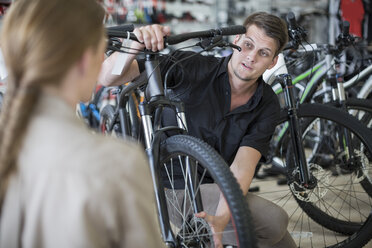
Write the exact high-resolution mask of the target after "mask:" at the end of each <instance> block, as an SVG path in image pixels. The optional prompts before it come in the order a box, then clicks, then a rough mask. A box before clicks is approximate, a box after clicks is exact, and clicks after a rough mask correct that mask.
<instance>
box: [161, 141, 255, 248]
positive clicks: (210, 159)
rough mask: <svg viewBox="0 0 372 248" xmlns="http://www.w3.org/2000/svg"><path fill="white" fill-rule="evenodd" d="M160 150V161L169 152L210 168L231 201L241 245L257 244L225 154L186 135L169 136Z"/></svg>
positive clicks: (241, 195) (239, 190)
mask: <svg viewBox="0 0 372 248" xmlns="http://www.w3.org/2000/svg"><path fill="white" fill-rule="evenodd" d="M160 149H161V150H160V151H161V152H160V156H161V160H162V159H165V157H164V156H167V154H174V153H183V154H185V155H189V156H191V157H193V158H195V159H196V160H198V161H199V162H200V164H202V165H203V166H204V167H205V168H206V169H207V171H208V172H209V173H210V175H211V177H212V178H213V179H214V181H215V183H216V184H217V185H219V187H220V189H221V191H222V193H223V195H224V197H225V199H226V201H227V202H228V205H229V208H230V211H231V215H232V219H233V221H234V224H235V226H236V229H237V232H238V237H239V238H238V239H239V244H240V246H239V247H242V248H243V247H247V248H248V247H256V245H255V244H256V241H255V239H254V234H253V226H252V222H251V216H250V212H249V209H248V205H247V203H246V201H245V200H244V198H243V194H242V191H241V189H240V186H239V184H238V182H237V180H236V179H235V177H234V176H233V174H232V173H231V171H230V169H229V166H228V165H227V164H226V162H225V161H224V160H223V159H222V157H221V156H220V155H219V154H218V153H217V152H216V151H215V150H214V149H213V148H212V147H210V146H209V145H208V144H207V143H205V142H203V141H201V140H200V139H197V138H195V137H192V136H187V135H175V136H171V137H169V138H167V139H166V140H165V142H164V143H163V144H162V145H161V148H160Z"/></svg>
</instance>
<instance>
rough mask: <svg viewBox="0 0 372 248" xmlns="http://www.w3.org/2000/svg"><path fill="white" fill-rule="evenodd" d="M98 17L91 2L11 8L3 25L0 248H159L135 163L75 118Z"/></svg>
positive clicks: (45, 0)
mask: <svg viewBox="0 0 372 248" xmlns="http://www.w3.org/2000/svg"><path fill="white" fill-rule="evenodd" d="M103 17H104V11H103V10H102V8H101V7H100V5H99V4H97V2H96V1H95V0H17V1H15V3H14V4H12V6H11V7H10V9H9V12H8V13H7V14H6V16H5V19H4V21H3V24H2V33H1V49H2V51H3V54H4V59H5V63H6V65H7V69H8V73H9V77H8V88H7V93H6V96H5V97H6V99H5V102H4V106H3V108H2V111H1V117H0V203H1V204H0V206H1V217H0V247H38V248H40V247H89V248H91V247H146V248H147V247H162V246H163V243H162V241H161V238H160V231H159V225H158V223H157V217H156V214H155V210H154V206H155V204H154V196H153V189H152V183H151V177H150V172H149V169H148V167H147V163H146V159H145V157H144V154H143V153H142V152H140V150H139V148H138V147H136V146H134V145H132V144H128V143H122V142H119V141H116V140H112V139H109V138H106V137H103V136H98V135H93V134H91V132H90V131H89V130H88V129H87V128H86V127H85V125H84V124H83V122H82V121H80V120H79V119H78V118H77V117H76V116H75V111H74V109H75V106H76V103H77V102H78V101H79V100H83V101H84V100H87V99H89V97H90V94H91V92H92V90H93V87H94V85H95V82H96V78H97V75H98V72H99V70H100V65H101V63H102V61H103V53H104V49H105V37H104V27H103V25H102V20H103ZM138 177H140V178H141V180H138Z"/></svg>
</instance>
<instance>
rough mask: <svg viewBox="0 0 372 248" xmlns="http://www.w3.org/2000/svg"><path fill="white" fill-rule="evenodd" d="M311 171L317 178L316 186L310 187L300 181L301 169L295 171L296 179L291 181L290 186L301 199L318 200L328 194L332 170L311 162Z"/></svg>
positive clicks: (306, 200)
mask: <svg viewBox="0 0 372 248" xmlns="http://www.w3.org/2000/svg"><path fill="white" fill-rule="evenodd" d="M309 171H310V173H311V175H312V176H313V177H315V178H316V180H317V183H316V187H315V188H312V189H309V188H306V187H305V186H303V185H301V184H300V183H299V178H300V171H299V170H298V169H296V170H295V171H294V172H293V175H294V178H295V179H296V180H294V181H293V182H292V183H290V184H289V187H290V189H291V191H292V192H293V194H294V195H295V196H296V197H297V198H298V199H299V200H301V201H305V202H317V201H319V200H320V199H322V198H323V197H324V196H325V195H326V194H327V191H328V188H327V185H328V183H329V176H330V174H331V172H330V171H326V170H324V169H323V168H322V167H321V166H319V165H317V164H309Z"/></svg>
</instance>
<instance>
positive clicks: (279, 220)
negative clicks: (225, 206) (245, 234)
mask: <svg viewBox="0 0 372 248" xmlns="http://www.w3.org/2000/svg"><path fill="white" fill-rule="evenodd" d="M247 200H248V205H249V208H250V210H251V214H252V219H253V224H254V225H255V231H256V235H257V238H258V241H259V243H265V244H267V245H273V244H275V243H277V242H279V241H280V240H281V239H282V238H283V237H284V235H285V234H286V232H287V226H288V214H287V212H285V211H284V209H283V208H281V207H279V206H278V205H276V204H274V203H272V202H271V201H268V200H266V199H263V198H261V197H258V196H255V195H250V196H247Z"/></svg>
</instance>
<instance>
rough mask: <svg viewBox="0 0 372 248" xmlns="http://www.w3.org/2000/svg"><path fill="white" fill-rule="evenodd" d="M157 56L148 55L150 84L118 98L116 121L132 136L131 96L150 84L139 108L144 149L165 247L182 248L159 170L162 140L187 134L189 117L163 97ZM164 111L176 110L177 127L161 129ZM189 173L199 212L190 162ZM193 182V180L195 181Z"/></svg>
mask: <svg viewBox="0 0 372 248" xmlns="http://www.w3.org/2000/svg"><path fill="white" fill-rule="evenodd" d="M158 56H159V55H157V54H153V53H152V54H146V60H145V68H146V74H147V80H144V81H138V82H136V81H135V82H131V83H129V84H128V85H126V86H124V87H123V89H122V90H121V92H120V94H119V95H118V97H117V99H118V108H117V110H116V111H115V114H114V120H116V119H117V118H119V120H120V125H121V130H122V135H123V136H124V137H126V136H131V133H130V132H131V130H132V129H131V126H130V117H129V113H128V111H127V109H126V106H127V103H128V101H129V99H130V95H131V94H132V93H133V91H134V90H135V89H137V88H138V87H140V86H142V85H144V84H145V83H146V81H147V87H146V90H145V92H146V99H148V100H144V101H142V102H141V103H140V104H139V105H138V109H139V113H140V116H141V125H142V128H143V133H144V145H145V149H146V153H147V156H148V158H149V165H150V170H151V175H152V179H153V183H154V190H155V198H156V204H157V210H158V217H159V223H160V230H161V233H162V237H163V239H164V242H165V243H166V244H169V245H172V244H175V245H176V246H177V245H179V244H178V243H177V242H178V240H177V238H176V237H174V235H173V232H172V231H171V227H170V225H169V223H170V222H169V216H168V210H167V203H166V197H165V193H164V186H163V183H162V181H161V180H160V179H161V175H160V167H159V162H160V160H159V159H160V158H159V149H160V142H161V141H162V137H164V134H165V133H166V132H167V131H176V132H179V133H181V134H184V133H187V124H186V116H185V110H184V104H183V103H182V102H181V101H174V100H170V99H169V98H168V97H167V96H165V94H164V88H163V81H162V78H161V75H160V68H159V60H158ZM164 107H170V108H172V109H174V110H175V113H176V118H177V126H166V127H161V125H160V123H159V122H160V119H161V118H160V115H161V114H162V110H163V108H164ZM114 123H115V121H112V122H111V123H110V125H109V128H108V130H109V131H111V130H112V129H113V126H114ZM186 170H187V171H189V173H188V175H189V178H188V185H187V187H188V189H189V191H190V195H191V196H192V197H193V198H194V199H196V200H195V206H194V209H195V210H196V211H197V212H200V211H201V210H202V209H203V205H202V200H201V195H200V194H199V192H196V191H195V190H194V189H195V188H196V185H198V183H199V182H198V181H195V179H196V178H197V177H195V176H193V175H195V173H196V171H195V169H194V166H192V165H191V164H190V161H189V160H187V161H186ZM191 178H193V179H194V180H192V179H191Z"/></svg>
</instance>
